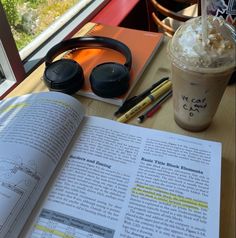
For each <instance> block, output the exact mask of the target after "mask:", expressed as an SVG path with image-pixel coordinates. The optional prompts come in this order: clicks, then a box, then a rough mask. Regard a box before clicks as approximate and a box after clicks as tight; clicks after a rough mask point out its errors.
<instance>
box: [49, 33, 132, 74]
mask: <svg viewBox="0 0 236 238" xmlns="http://www.w3.org/2000/svg"><path fill="white" fill-rule="evenodd" d="M81 47H84V48H90V47H91V48H100V47H106V48H111V49H113V50H116V51H118V52H120V53H121V54H123V55H124V56H125V58H126V62H125V64H124V65H125V67H127V69H128V70H130V69H131V65H132V56H131V51H130V49H129V48H128V47H127V46H126V45H125V44H124V43H122V42H120V41H118V40H115V39H112V38H108V37H101V36H92V37H90V36H89V37H76V38H71V39H69V40H65V41H61V42H59V43H58V44H56V45H55V46H53V47H52V48H51V49H50V50H49V51H48V53H47V54H46V57H45V64H46V66H49V65H50V64H51V63H52V62H53V59H54V58H56V57H57V56H58V55H60V54H61V53H63V52H65V51H68V50H72V49H76V48H81Z"/></svg>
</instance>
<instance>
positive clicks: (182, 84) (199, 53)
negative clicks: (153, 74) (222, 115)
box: [168, 17, 236, 131]
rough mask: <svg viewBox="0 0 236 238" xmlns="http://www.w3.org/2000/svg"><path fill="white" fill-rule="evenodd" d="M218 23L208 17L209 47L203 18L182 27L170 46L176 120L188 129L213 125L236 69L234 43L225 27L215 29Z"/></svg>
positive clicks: (199, 129)
mask: <svg viewBox="0 0 236 238" xmlns="http://www.w3.org/2000/svg"><path fill="white" fill-rule="evenodd" d="M216 20H217V19H214V22H213V18H210V17H209V18H208V21H209V22H208V24H209V25H208V38H207V39H208V41H207V45H206V44H205V45H204V43H203V40H202V28H201V18H200V17H198V18H194V19H191V20H189V21H187V22H186V23H185V24H184V25H182V26H181V27H180V28H179V29H178V30H177V31H176V33H175V35H174V36H173V38H172V39H171V40H170V42H169V44H168V53H169V56H170V59H171V79H172V83H173V107H174V119H175V121H176V123H177V124H178V125H179V126H180V127H182V128H184V129H186V130H190V131H201V130H204V129H206V128H207V127H208V126H209V125H210V123H211V121H212V119H213V117H214V115H215V113H216V111H217V108H218V105H219V103H220V101H221V98H222V96H223V93H224V91H225V88H226V86H227V84H228V81H229V79H230V77H231V75H232V73H233V71H234V70H235V66H236V63H235V42H234V41H233V39H232V36H231V34H230V32H228V31H227V30H226V31H224V25H219V24H218V27H219V29H218V28H216V25H215V21H216ZM220 21H222V19H220ZM218 31H219V32H218Z"/></svg>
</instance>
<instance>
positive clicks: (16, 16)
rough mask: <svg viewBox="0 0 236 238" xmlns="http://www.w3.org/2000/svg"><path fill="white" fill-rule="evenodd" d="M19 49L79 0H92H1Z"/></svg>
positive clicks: (90, 0)
mask: <svg viewBox="0 0 236 238" xmlns="http://www.w3.org/2000/svg"><path fill="white" fill-rule="evenodd" d="M1 2H2V4H3V7H4V9H5V12H6V15H7V18H8V21H9V24H10V26H11V30H12V33H13V37H14V39H15V42H16V45H17V48H18V50H21V49H22V48H24V47H25V46H26V45H28V44H29V43H30V42H31V41H32V40H33V39H35V38H36V37H37V36H38V35H39V34H40V33H42V32H43V31H44V30H45V29H47V28H48V26H49V25H51V24H52V23H53V22H55V21H56V20H57V19H58V18H59V17H60V16H62V15H63V14H64V13H65V12H66V11H67V10H68V9H71V8H72V7H73V6H75V5H76V4H78V3H79V2H86V3H85V4H89V2H92V0H28V1H27V0H1Z"/></svg>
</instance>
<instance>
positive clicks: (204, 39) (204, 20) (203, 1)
mask: <svg viewBox="0 0 236 238" xmlns="http://www.w3.org/2000/svg"><path fill="white" fill-rule="evenodd" d="M208 3H209V0H201V15H202V42H203V46H206V45H207V38H208V26H207V6H208Z"/></svg>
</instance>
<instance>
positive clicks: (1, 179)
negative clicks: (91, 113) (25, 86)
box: [0, 92, 84, 238]
mask: <svg viewBox="0 0 236 238" xmlns="http://www.w3.org/2000/svg"><path fill="white" fill-rule="evenodd" d="M83 115H84V111H83V109H82V107H81V105H80V104H79V102H78V101H77V100H76V99H74V98H72V97H69V96H67V95H64V94H59V93H52V92H50V93H36V94H32V95H26V96H22V97H16V98H12V99H8V100H4V101H1V103H0V134H1V137H0V237H11V238H13V237H18V234H19V232H20V230H21V229H22V226H23V225H24V223H25V221H26V219H27V217H28V216H29V214H30V213H31V210H32V208H33V207H34V206H35V204H36V201H37V200H38V198H39V196H40V194H41V192H42V190H43V188H44V187H45V185H46V183H47V182H48V180H49V178H50V176H51V174H52V172H53V170H54V169H55V167H56V166H57V164H58V161H59V160H60V158H61V156H62V155H63V153H64V151H65V149H66V147H67V146H68V144H69V142H70V140H71V139H72V137H73V135H74V134H75V132H76V130H77V128H78V126H79V123H80V121H81V120H82V117H83Z"/></svg>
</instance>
